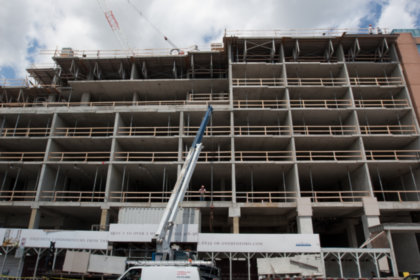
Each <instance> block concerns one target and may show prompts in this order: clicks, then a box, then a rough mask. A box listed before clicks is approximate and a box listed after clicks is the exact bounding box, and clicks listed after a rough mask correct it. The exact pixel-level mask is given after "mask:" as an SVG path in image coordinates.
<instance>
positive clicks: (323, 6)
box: [0, 0, 420, 78]
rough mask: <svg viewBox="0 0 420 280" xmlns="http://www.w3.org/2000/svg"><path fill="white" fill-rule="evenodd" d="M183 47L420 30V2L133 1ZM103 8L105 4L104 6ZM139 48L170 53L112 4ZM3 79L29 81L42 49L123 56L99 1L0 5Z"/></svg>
mask: <svg viewBox="0 0 420 280" xmlns="http://www.w3.org/2000/svg"><path fill="white" fill-rule="evenodd" d="M131 1H132V2H133V3H135V5H136V6H137V7H138V8H139V9H140V10H141V12H142V13H143V14H144V15H145V17H146V18H147V19H148V20H150V22H151V23H152V24H153V25H155V26H156V27H157V28H158V29H160V30H161V31H162V32H163V33H164V34H165V35H166V36H167V37H168V38H170V40H171V41H173V42H174V43H175V44H176V45H177V46H179V47H189V46H192V45H198V46H199V47H200V48H208V46H209V44H210V43H211V42H219V41H220V42H221V38H222V36H223V33H224V30H225V29H228V30H231V29H238V30H249V29H252V30H255V29H289V28H357V27H367V26H368V24H370V23H371V24H373V25H374V26H380V27H385V28H390V29H393V28H414V27H416V26H417V27H419V26H420V0H376V1H368V0H181V1H173V0H152V1H151V0H131ZM101 2H104V1H103V0H101ZM105 3H106V6H107V8H108V9H109V10H112V11H113V13H114V15H115V17H116V18H117V20H118V22H119V25H120V30H121V32H122V33H123V34H124V37H126V38H127V41H128V44H129V45H130V46H131V47H132V48H140V49H144V48H170V46H169V45H168V43H167V42H165V41H164V39H163V36H162V35H161V34H159V33H158V32H157V31H156V30H155V29H154V28H153V27H152V25H151V24H150V23H149V22H148V21H147V20H145V18H144V17H141V16H140V15H139V14H138V13H137V12H136V11H135V10H134V9H133V7H132V6H131V5H130V4H128V3H127V0H105ZM0 4H1V9H0V42H1V44H0V78H24V77H25V76H26V71H25V68H26V67H28V66H29V65H31V63H44V62H51V63H52V61H51V59H50V57H48V56H47V55H41V56H40V55H39V51H40V50H41V49H51V50H54V49H56V48H58V49H61V48H62V47H72V48H73V49H79V50H81V49H88V50H97V49H101V50H108V49H121V48H122V47H121V45H120V43H119V41H118V40H117V38H116V36H115V34H114V33H113V32H112V30H111V28H110V26H109V25H108V22H107V21H106V19H105V16H104V12H103V10H102V8H101V6H100V5H99V4H98V1H97V0H0Z"/></svg>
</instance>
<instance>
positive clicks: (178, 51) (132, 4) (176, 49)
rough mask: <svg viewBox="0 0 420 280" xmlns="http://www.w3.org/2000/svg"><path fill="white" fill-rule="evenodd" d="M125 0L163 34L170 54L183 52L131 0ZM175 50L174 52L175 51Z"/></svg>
mask: <svg viewBox="0 0 420 280" xmlns="http://www.w3.org/2000/svg"><path fill="white" fill-rule="evenodd" d="M127 2H128V3H129V4H130V5H131V6H132V7H133V9H134V10H135V11H136V12H137V13H138V14H139V15H140V16H141V17H142V18H143V19H144V20H145V21H147V22H148V23H149V24H150V26H151V27H152V28H153V29H154V30H155V31H156V32H157V33H159V34H160V35H162V36H163V39H164V40H165V41H166V42H168V44H169V45H171V47H172V49H171V51H170V53H171V54H183V52H182V51H181V49H180V48H178V47H177V46H176V45H175V44H174V43H173V42H172V41H171V40H169V38H168V36H166V35H165V34H164V33H163V32H162V31H161V30H160V29H159V28H158V27H157V26H156V25H154V24H153V22H151V21H150V20H149V19H148V18H147V17H146V16H145V15H144V14H143V13H142V12H141V10H140V9H139V8H138V7H137V6H136V5H134V3H133V2H131V1H130V0H127ZM175 52H176V53H175Z"/></svg>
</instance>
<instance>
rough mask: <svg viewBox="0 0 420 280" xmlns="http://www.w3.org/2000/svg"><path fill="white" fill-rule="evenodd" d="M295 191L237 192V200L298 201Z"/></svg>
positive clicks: (264, 201) (244, 201) (254, 201)
mask: <svg viewBox="0 0 420 280" xmlns="http://www.w3.org/2000/svg"><path fill="white" fill-rule="evenodd" d="M296 197H297V192H295V191H272V192H271V191H250V192H242V191H238V192H236V202H239V203H278V202H294V201H296Z"/></svg>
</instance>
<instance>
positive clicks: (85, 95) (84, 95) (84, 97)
mask: <svg viewBox="0 0 420 280" xmlns="http://www.w3.org/2000/svg"><path fill="white" fill-rule="evenodd" d="M80 102H90V93H89V92H84V93H82V97H81V98H80Z"/></svg>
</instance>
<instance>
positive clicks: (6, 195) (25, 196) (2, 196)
mask: <svg viewBox="0 0 420 280" xmlns="http://www.w3.org/2000/svg"><path fill="white" fill-rule="evenodd" d="M35 198H36V191H22V190H10V191H0V201H33V200H35Z"/></svg>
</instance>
